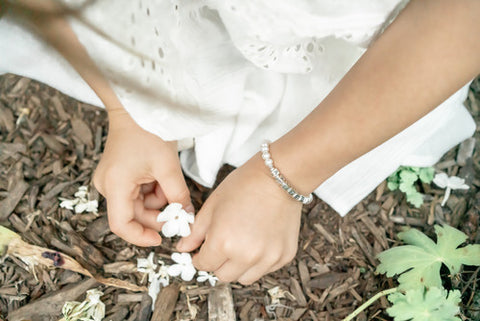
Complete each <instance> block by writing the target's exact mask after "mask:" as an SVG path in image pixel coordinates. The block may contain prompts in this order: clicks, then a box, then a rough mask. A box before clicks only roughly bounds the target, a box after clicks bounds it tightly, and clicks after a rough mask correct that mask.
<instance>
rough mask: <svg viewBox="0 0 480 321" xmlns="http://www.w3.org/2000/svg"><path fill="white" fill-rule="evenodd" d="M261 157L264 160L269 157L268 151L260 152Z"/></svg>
mask: <svg viewBox="0 0 480 321" xmlns="http://www.w3.org/2000/svg"><path fill="white" fill-rule="evenodd" d="M262 158H263V159H264V160H267V159H270V153H262Z"/></svg>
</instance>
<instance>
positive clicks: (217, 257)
mask: <svg viewBox="0 0 480 321" xmlns="http://www.w3.org/2000/svg"><path fill="white" fill-rule="evenodd" d="M212 244H215V243H212V242H208V241H206V242H205V243H204V244H203V246H202V247H201V248H200V251H199V252H198V253H197V254H196V255H194V256H193V258H192V263H193V265H194V266H195V267H196V268H197V270H199V271H216V270H218V269H219V268H220V267H221V266H222V265H223V264H224V263H225V262H226V261H227V257H226V256H225V255H224V254H222V252H220V250H219V249H217V248H213V247H212Z"/></svg>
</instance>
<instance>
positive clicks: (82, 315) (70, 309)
mask: <svg viewBox="0 0 480 321" xmlns="http://www.w3.org/2000/svg"><path fill="white" fill-rule="evenodd" d="M102 295H103V293H102V292H100V291H98V290H96V289H92V290H88V291H87V297H86V298H85V301H83V302H81V303H80V302H76V301H70V302H66V303H65V304H64V306H63V308H62V313H63V317H64V319H65V321H77V320H81V321H102V320H103V318H105V304H104V303H103V302H102V301H101V300H100V297H101V296H102Z"/></svg>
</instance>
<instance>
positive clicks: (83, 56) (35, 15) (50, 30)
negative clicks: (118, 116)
mask: <svg viewBox="0 0 480 321" xmlns="http://www.w3.org/2000/svg"><path fill="white" fill-rule="evenodd" d="M33 2H34V3H35V1H33ZM42 3H44V5H45V6H47V7H49V8H50V6H51V10H52V11H54V10H55V8H56V7H55V3H54V2H53V1H45V2H42ZM18 10H19V11H20V12H19V14H24V15H25V16H26V17H28V20H29V21H30V22H31V23H32V25H33V27H34V28H35V30H36V31H37V32H38V33H39V34H40V35H41V36H42V37H43V38H44V39H45V40H46V41H47V42H48V43H49V44H50V45H52V46H53V47H54V48H55V49H56V50H57V51H58V52H59V53H60V54H61V55H62V56H63V57H64V58H65V59H66V60H67V61H68V62H69V63H70V64H71V65H72V66H73V67H74V68H75V70H76V71H77V72H78V73H79V74H80V76H81V77H82V78H83V79H84V80H85V82H86V83H87V84H88V85H89V86H90V87H91V88H92V89H93V90H94V91H95V93H96V94H97V96H98V97H99V98H100V99H101V100H102V102H103V103H104V105H105V107H106V109H107V111H108V112H109V113H110V112H112V111H123V110H124V109H123V107H122V105H121V103H120V101H119V100H118V98H117V96H116V94H115V92H114V91H113V90H112V88H111V87H110V84H109V83H108V81H107V80H106V79H105V77H104V76H103V75H102V73H101V72H100V70H99V69H98V68H97V66H96V65H95V63H94V62H93V61H92V59H91V58H90V57H89V55H88V53H87V51H86V49H85V47H84V46H83V45H82V44H81V43H80V42H79V40H78V38H77V36H76V35H75V33H74V32H73V30H72V28H71V27H70V25H69V24H68V22H67V20H66V18H65V16H64V15H63V14H57V13H54V12H45V11H43V12H40V11H36V10H34V11H28V9H18Z"/></svg>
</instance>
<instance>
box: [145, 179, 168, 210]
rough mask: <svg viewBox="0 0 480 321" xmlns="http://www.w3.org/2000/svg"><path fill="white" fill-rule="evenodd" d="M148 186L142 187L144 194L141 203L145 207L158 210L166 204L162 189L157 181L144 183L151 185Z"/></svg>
mask: <svg viewBox="0 0 480 321" xmlns="http://www.w3.org/2000/svg"><path fill="white" fill-rule="evenodd" d="M152 184H153V186H151V187H150V186H148V188H145V189H144V188H142V192H143V194H144V195H145V197H144V200H143V205H144V206H145V208H148V209H152V210H158V209H160V208H162V207H164V206H165V205H166V204H167V198H166V197H165V194H164V193H163V191H162V188H161V187H160V185H158V184H157V183H150V184H145V185H152Z"/></svg>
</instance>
